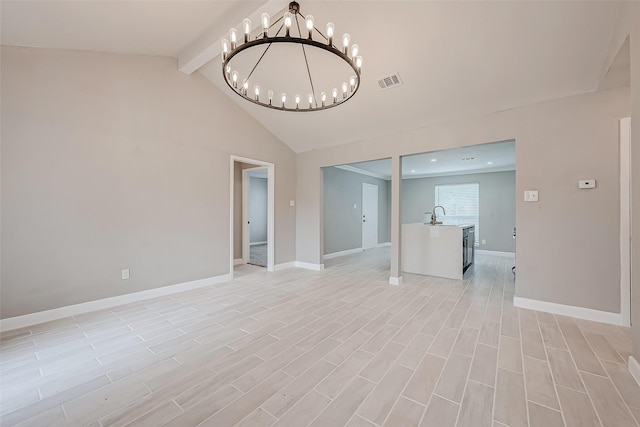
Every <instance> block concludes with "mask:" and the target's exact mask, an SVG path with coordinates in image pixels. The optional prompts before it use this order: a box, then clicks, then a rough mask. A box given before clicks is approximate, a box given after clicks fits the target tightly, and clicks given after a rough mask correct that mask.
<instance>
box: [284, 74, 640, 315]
mask: <svg viewBox="0 0 640 427" xmlns="http://www.w3.org/2000/svg"><path fill="white" fill-rule="evenodd" d="M632 74H633V73H632ZM638 74H640V73H638ZM629 111H630V95H629V88H618V89H612V90H608V91H597V92H593V93H588V94H583V95H577V96H569V97H566V98H562V99H557V100H553V101H548V102H542V103H539V104H535V105H530V106H526V107H520V108H511V109H508V110H505V111H501V112H497V113H493V114H486V115H482V116H478V117H473V118H460V119H458V120H452V121H450V122H448V123H443V124H439V125H433V126H428V127H424V128H421V129H416V130H407V131H405V132H402V133H400V134H397V135H393V137H389V136H380V137H379V138H376V139H372V140H367V141H358V142H354V143H351V144H346V145H340V146H334V147H328V148H325V149H321V150H313V151H308V152H305V153H300V154H298V161H297V190H296V195H297V215H296V260H297V261H301V262H309V263H314V264H316V263H320V260H321V257H322V250H321V248H322V238H321V236H322V234H321V233H322V222H321V209H322V204H321V201H322V196H321V189H322V181H321V173H320V172H321V170H320V169H321V168H322V167H326V166H332V165H336V164H348V163H354V162H359V161H366V160H374V159H380V158H386V157H397V156H404V155H410V154H415V153H423V152H428V151H438V150H443V149H447V148H452V147H461V146H466V145H473V144H481V143H487V142H494V141H506V140H511V139H515V140H516V164H517V165H518V167H517V171H516V194H517V197H516V226H517V228H518V238H517V240H516V246H517V249H516V252H517V256H518V259H517V264H518V276H517V279H516V295H517V296H519V297H523V298H531V299H535V300H541V301H548V302H554V303H558V304H567V305H574V306H579V307H587V308H593V309H596V310H603V311H609V312H616V313H619V312H620V233H619V230H620V220H619V218H620V196H619V191H620V185H619V181H620V170H619V160H618V158H619V149H618V148H619V144H618V120H619V118H620V117H625V116H628V115H629ZM585 178H594V179H596V180H598V187H597V188H595V189H593V190H589V191H585V190H579V189H578V180H580V179H585ZM638 187H640V186H634V188H638ZM525 190H538V191H539V195H540V201H539V202H537V203H525V202H524V201H523V198H522V194H523V192H524V191H525ZM638 199H640V197H639V198H636V199H635V200H638ZM398 210H399V206H398ZM392 240H393V237H392ZM637 252H640V251H637ZM637 252H636V253H637ZM392 253H394V251H393V248H392ZM638 294H640V292H638ZM638 311H640V310H638Z"/></svg>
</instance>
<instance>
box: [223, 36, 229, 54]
mask: <svg viewBox="0 0 640 427" xmlns="http://www.w3.org/2000/svg"><path fill="white" fill-rule="evenodd" d="M227 53H229V40H227V39H222V58H223V59H224V58H225V57H226V55H227Z"/></svg>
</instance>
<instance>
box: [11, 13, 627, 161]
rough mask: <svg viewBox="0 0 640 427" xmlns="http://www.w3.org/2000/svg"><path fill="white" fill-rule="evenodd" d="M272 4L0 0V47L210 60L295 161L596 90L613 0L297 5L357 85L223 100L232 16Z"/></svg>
mask: <svg viewBox="0 0 640 427" xmlns="http://www.w3.org/2000/svg"><path fill="white" fill-rule="evenodd" d="M283 4H285V5H286V2H282V1H279V0H263V1H247V0H236V1H160V0H158V1H154V0H148V1H116V2H114V1H56V0H49V1H7V0H3V1H2V2H1V7H2V18H1V19H2V21H1V24H2V28H1V33H0V37H1V38H2V44H9V45H20V46H38V47H50V48H63V49H84V50H93V51H107V52H123V53H138V54H148V55H168V56H175V57H177V58H178V59H179V64H181V69H182V70H186V69H187V68H188V67H184V66H182V64H183V63H187V62H188V61H190V60H191V59H193V58H199V60H200V61H201V63H198V62H197V61H195V62H190V63H189V64H190V65H191V66H192V68H193V69H197V68H198V67H200V66H201V65H202V64H204V63H205V62H206V61H208V60H210V62H209V63H206V64H205V65H204V66H202V67H201V68H200V71H201V72H202V73H203V74H204V75H205V76H206V77H207V78H209V79H210V80H211V81H212V82H213V83H214V84H215V85H216V86H218V87H219V88H221V90H222V91H223V93H225V94H227V95H228V96H229V97H230V99H232V100H234V102H237V103H238V104H239V105H240V106H241V107H242V108H244V109H245V110H246V111H247V113H248V114H250V115H251V116H253V117H254V118H255V119H257V120H258V121H259V122H261V123H262V124H263V125H264V126H265V127H266V128H267V129H268V130H269V131H270V132H271V133H273V134H274V135H276V136H277V137H278V138H280V139H281V140H282V141H283V142H285V143H286V144H288V145H289V146H290V147H291V148H292V149H293V150H295V151H296V152H302V151H307V150H311V149H316V148H323V147H327V146H331V145H337V144H344V143H348V142H352V141H358V140H368V139H372V138H378V137H381V136H382V137H384V136H385V135H389V136H390V137H391V136H392V135H394V134H397V133H399V132H404V131H407V130H410V129H416V128H420V127H424V126H429V125H432V124H435V123H440V122H444V121H452V120H456V119H460V118H463V117H469V116H474V115H479V114H484V113H489V112H494V111H500V110H504V109H507V108H513V107H517V106H521V105H527V104H532V103H536V102H540V101H544V100H548V99H554V98H560V97H565V96H569V95H574V94H578V93H585V92H590V91H593V90H596V89H597V88H598V87H599V84H601V82H602V80H603V76H604V75H605V73H604V71H607V70H603V69H604V68H605V63H606V59H607V57H608V54H609V53H610V52H609V49H610V46H609V45H610V41H611V35H612V33H613V32H614V28H616V23H617V22H618V11H619V8H620V4H619V2H614V1H603V2H596V1H584V2H583V1H567V2H563V1H550V2H549V1H522V2H520V1H514V2H506V1H505V2H488V1H482V2H478V1H470V2H465V1H460V2H458V1H456V2H445V1H438V2H436V1H434V2H431V1H331V0H305V1H302V2H301V8H302V12H303V13H304V14H312V15H314V16H315V18H316V26H317V27H319V28H323V27H324V24H325V23H326V22H327V21H328V20H331V21H333V22H334V23H335V25H336V33H337V34H342V32H344V31H348V32H349V33H350V34H351V38H352V41H353V42H357V43H358V44H359V45H360V48H361V52H362V55H363V56H364V68H363V77H362V78H363V82H362V86H361V88H360V90H359V92H358V93H357V94H356V96H354V98H353V99H352V100H350V101H349V102H347V103H346V104H344V105H342V106H339V107H337V108H334V109H330V110H326V111H320V112H314V113H295V112H293V113H286V112H281V111H273V110H268V109H265V108H262V107H259V106H256V105H254V104H252V103H249V102H246V101H244V100H242V99H241V98H240V97H238V96H237V95H235V94H234V93H232V92H231V91H230V90H229V89H228V88H227V87H226V84H225V83H224V80H223V79H222V73H221V67H220V57H219V56H215V55H216V54H217V53H219V51H220V48H219V40H220V39H221V38H223V37H226V34H227V32H228V29H229V28H230V27H231V26H238V25H239V23H240V22H241V20H242V17H244V16H248V15H252V16H254V17H255V16H256V13H257V14H258V15H257V16H259V13H260V11H261V10H262V9H264V8H267V7H270V8H271V9H273V8H275V7H278V8H280V7H281V6H282V5H283ZM254 21H257V19H255V18H254ZM256 23H257V22H256ZM203 58H204V59H203ZM619 62H620V61H618V63H619ZM622 62H624V61H622ZM194 63H197V65H196V66H193V64H194ZM285 65H288V64H285ZM614 68H615V67H614ZM615 69H616V70H617V69H618V68H615ZM188 71H191V69H189V70H188ZM278 72H281V70H280V71H278ZM395 72H399V73H400V75H401V77H402V79H403V81H404V85H403V86H399V87H397V88H392V89H388V90H385V91H381V90H380V89H379V88H378V86H377V80H378V79H379V78H381V77H384V76H387V75H390V74H393V73H395ZM323 73H324V70H322V69H320V70H319V71H318V74H323ZM265 78H268V77H265ZM621 80H622V81H623V79H615V80H614V81H615V82H619V81H621ZM254 83H256V84H257V83H259V82H252V84H254ZM610 84H612V83H607V84H606V86H607V87H608V86H609V85H610ZM617 84H620V83H617ZM622 84H624V81H623V83H622ZM261 86H263V85H261ZM265 90H266V88H265ZM320 90H321V89H317V91H318V92H319V91H320ZM327 90H328V89H327ZM292 95H293V94H290V95H289V96H290V97H291V96H292ZM303 96H304V95H303ZM290 99H291V98H290Z"/></svg>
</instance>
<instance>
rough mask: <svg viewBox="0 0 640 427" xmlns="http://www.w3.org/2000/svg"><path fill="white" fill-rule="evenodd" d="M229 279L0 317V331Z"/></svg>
mask: <svg viewBox="0 0 640 427" xmlns="http://www.w3.org/2000/svg"><path fill="white" fill-rule="evenodd" d="M231 279H232V276H231V274H224V275H222V276H215V277H208V278H206V279H199V280H193V281H191V282H186V283H180V284H177V285H169V286H162V287H160V288H155V289H149V290H146V291H140V292H133V293H131V294H125V295H118V296H115V297H110V298H104V299H99V300H95V301H88V302H83V303H80V304H74V305H68V306H65V307H59V308H54V309H51V310H45V311H39V312H37V313H30V314H25V315H22V316H16V317H9V318H7V319H0V331H2V332H4V331H10V330H13V329H18V328H24V327H27V326H33V325H37V324H39V323H44V322H50V321H52V320H58V319H63V318H65V317H70V316H76V315H78V314H84V313H89V312H92V311H98V310H104V309H106V308H111V307H117V306H119V305H123V304H128V303H132V302H138V301H144V300H148V299H151V298H157V297H161V296H165V295H171V294H176V293H178V292H184V291H190V290H192V289H198V288H204V287H207V286H211V285H215V284H217V283H223V282H228V281H229V280H231Z"/></svg>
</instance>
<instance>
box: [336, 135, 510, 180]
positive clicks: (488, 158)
mask: <svg viewBox="0 0 640 427" xmlns="http://www.w3.org/2000/svg"><path fill="white" fill-rule="evenodd" d="M343 168H344V167H343ZM515 168H516V144H515V141H504V142H496V143H491V144H480V145H473V146H469V147H461V148H452V149H448V150H442V151H434V152H430V153H422V154H414V155H411V156H404V157H402V178H404V179H411V178H425V177H432V176H445V175H465V174H470V173H484V172H498V171H507V170H515ZM345 169H347V170H351V171H353V172H359V173H364V174H368V175H372V176H377V177H379V178H383V179H390V178H391V159H380V160H373V161H369V162H359V163H351V164H349V165H347V167H346V168H345Z"/></svg>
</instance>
